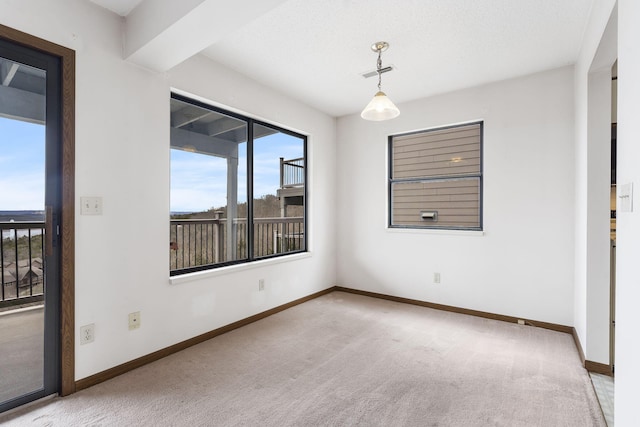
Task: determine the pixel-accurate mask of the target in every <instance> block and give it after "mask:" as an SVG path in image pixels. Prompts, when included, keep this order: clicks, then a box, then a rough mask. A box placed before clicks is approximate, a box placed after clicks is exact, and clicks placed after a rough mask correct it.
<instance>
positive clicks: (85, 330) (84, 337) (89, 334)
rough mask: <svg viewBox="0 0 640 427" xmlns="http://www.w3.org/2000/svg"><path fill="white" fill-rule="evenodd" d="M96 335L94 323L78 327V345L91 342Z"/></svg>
mask: <svg viewBox="0 0 640 427" xmlns="http://www.w3.org/2000/svg"><path fill="white" fill-rule="evenodd" d="M95 336H96V328H95V324H93V323H92V324H90V325H85V326H81V327H80V345H83V344H89V343H91V342H93V340H94V339H95Z"/></svg>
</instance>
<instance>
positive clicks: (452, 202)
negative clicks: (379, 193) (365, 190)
mask: <svg viewBox="0 0 640 427" xmlns="http://www.w3.org/2000/svg"><path fill="white" fill-rule="evenodd" d="M391 193H392V202H391V203H392V215H393V225H400V226H412V227H416V226H417V227H436V228H479V227H480V179H479V178H465V179H453V180H437V181H425V182H397V183H393V184H392V189H391ZM422 212H437V219H435V220H431V219H423V218H422V217H421V214H422Z"/></svg>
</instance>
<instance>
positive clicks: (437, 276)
mask: <svg viewBox="0 0 640 427" xmlns="http://www.w3.org/2000/svg"><path fill="white" fill-rule="evenodd" d="M433 283H440V273H433Z"/></svg>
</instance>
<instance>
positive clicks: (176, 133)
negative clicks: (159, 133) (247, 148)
mask: <svg viewBox="0 0 640 427" xmlns="http://www.w3.org/2000/svg"><path fill="white" fill-rule="evenodd" d="M170 138H171V148H177V149H182V150H185V151H191V152H195V153H200V154H206V155H209V156H216V157H222V158H224V159H229V158H233V157H236V156H237V155H238V143H237V142H232V141H225V140H223V139H220V138H211V137H209V136H206V135H202V134H201V133H196V132H189V131H187V130H184V129H177V128H171V136H170Z"/></svg>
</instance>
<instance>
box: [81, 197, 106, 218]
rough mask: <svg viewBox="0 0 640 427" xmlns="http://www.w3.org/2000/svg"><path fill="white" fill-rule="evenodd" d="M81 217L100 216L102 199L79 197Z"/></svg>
mask: <svg viewBox="0 0 640 427" xmlns="http://www.w3.org/2000/svg"><path fill="white" fill-rule="evenodd" d="M80 206H81V208H80V214H81V215H102V197H80Z"/></svg>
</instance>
